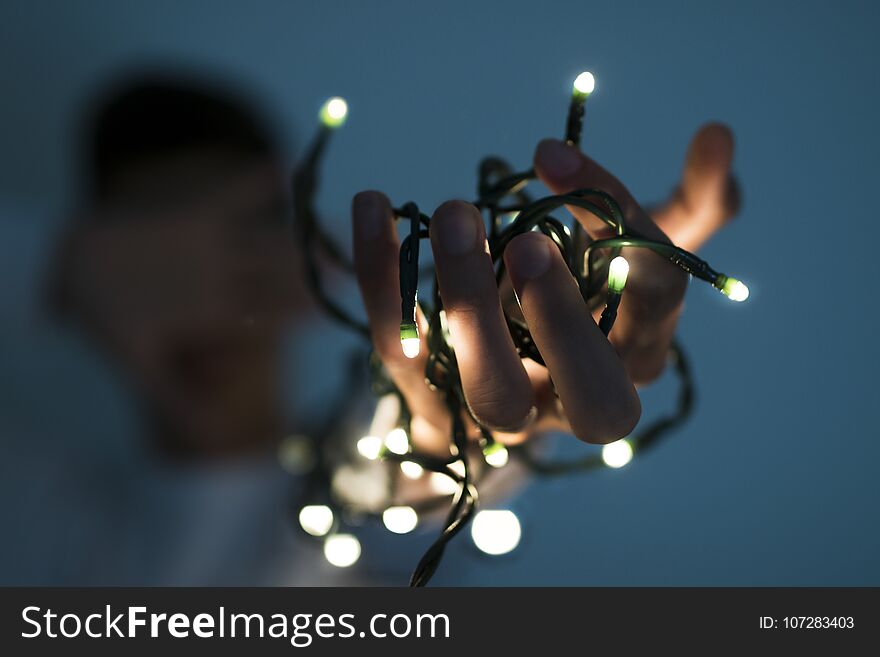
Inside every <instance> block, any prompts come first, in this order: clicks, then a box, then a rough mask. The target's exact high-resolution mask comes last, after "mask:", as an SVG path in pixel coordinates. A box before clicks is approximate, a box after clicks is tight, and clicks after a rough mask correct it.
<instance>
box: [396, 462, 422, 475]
mask: <svg viewBox="0 0 880 657" xmlns="http://www.w3.org/2000/svg"><path fill="white" fill-rule="evenodd" d="M400 471H401V472H402V473H403V476H404V477H406V478H407V479H418V478H419V477H421V476H422V475H423V474H424V473H425V469H424V468H423V467H422V466H420V465H419V464H418V463H416V462H415V461H403V462H402V463H401V464H400Z"/></svg>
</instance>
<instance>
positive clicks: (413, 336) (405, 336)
mask: <svg viewBox="0 0 880 657" xmlns="http://www.w3.org/2000/svg"><path fill="white" fill-rule="evenodd" d="M420 342H421V341H420V340H419V327H418V326H417V325H416V324H401V325H400V346H401V347H402V348H403V355H404V356H406V357H407V358H415V357H417V356H418V355H419V350H420V348H421V345H420Z"/></svg>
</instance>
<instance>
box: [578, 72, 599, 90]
mask: <svg viewBox="0 0 880 657" xmlns="http://www.w3.org/2000/svg"><path fill="white" fill-rule="evenodd" d="M595 88H596V78H594V77H593V74H592V73H590V72H589V71H584V72H583V73H581V74H580V75H579V76H577V77H576V78H575V79H574V92H575V93H576V94H580V95H581V96H589V95H590V94H591V93H593V89H595Z"/></svg>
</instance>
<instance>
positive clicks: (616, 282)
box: [608, 256, 629, 294]
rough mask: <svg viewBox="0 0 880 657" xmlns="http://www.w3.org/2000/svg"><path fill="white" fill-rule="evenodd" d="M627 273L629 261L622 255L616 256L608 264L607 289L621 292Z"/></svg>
mask: <svg viewBox="0 0 880 657" xmlns="http://www.w3.org/2000/svg"><path fill="white" fill-rule="evenodd" d="M628 275H629V263H628V262H627V261H626V258H624V257H623V256H617V257H616V258H614V259H613V260H612V261H611V262H610V263H609V265H608V290H609V291H611V292H615V293H617V294H621V293H622V292H623V288H624V287H625V286H626V277H627V276H628Z"/></svg>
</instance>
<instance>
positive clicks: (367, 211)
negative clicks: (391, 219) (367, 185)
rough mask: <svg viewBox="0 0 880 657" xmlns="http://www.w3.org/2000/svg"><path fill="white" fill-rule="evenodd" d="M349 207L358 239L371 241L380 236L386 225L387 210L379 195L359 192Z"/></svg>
mask: <svg viewBox="0 0 880 657" xmlns="http://www.w3.org/2000/svg"><path fill="white" fill-rule="evenodd" d="M351 207H352V216H353V217H354V226H355V230H356V231H357V236H358V238H359V239H361V240H363V241H372V240H374V239H376V238H377V237H379V235H381V234H382V229H383V228H384V227H385V225H386V224H387V223H388V209H387V207H386V203H385V201H384V199H383V197H382V195H381V194H379V193H378V192H360V193H358V194H357V195H355V197H354V200H353V201H352V204H351Z"/></svg>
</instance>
